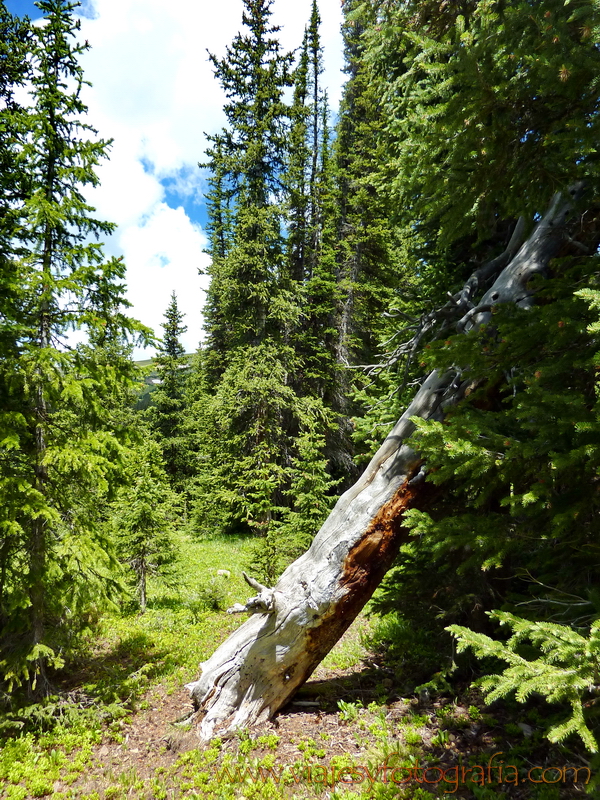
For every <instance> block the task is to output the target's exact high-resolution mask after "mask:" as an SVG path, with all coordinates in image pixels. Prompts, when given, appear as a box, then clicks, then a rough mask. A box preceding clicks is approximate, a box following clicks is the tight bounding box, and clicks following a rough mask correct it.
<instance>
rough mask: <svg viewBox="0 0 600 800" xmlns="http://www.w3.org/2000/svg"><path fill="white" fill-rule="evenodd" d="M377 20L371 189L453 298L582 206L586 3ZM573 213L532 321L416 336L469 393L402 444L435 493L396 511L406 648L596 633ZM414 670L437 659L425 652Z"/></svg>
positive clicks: (590, 260)
mask: <svg viewBox="0 0 600 800" xmlns="http://www.w3.org/2000/svg"><path fill="white" fill-rule="evenodd" d="M378 8H379V16H378V18H377V23H376V24H372V25H371V26H370V27H369V28H368V30H367V32H366V34H365V39H366V54H365V58H366V61H367V64H368V66H369V68H371V69H372V70H373V74H374V75H375V76H379V80H380V83H379V87H378V88H379V91H380V93H381V95H382V97H383V100H384V109H385V116H386V123H385V125H384V126H383V129H382V137H381V142H382V143H383V146H384V150H383V154H384V157H382V158H381V160H380V164H381V166H380V177H379V181H380V185H381V186H384V185H385V186H388V187H389V188H390V191H391V199H392V201H393V202H392V206H391V207H393V208H394V215H393V222H394V223H395V225H396V226H397V228H398V229H399V231H400V235H401V237H402V240H403V242H404V247H405V248H406V252H407V253H408V255H409V257H410V258H412V259H413V261H414V260H418V258H421V266H420V269H421V271H422V273H423V275H424V276H425V277H426V282H425V285H427V284H428V285H429V290H430V291H431V292H433V293H434V294H435V291H436V287H435V283H436V281H438V282H439V276H440V275H442V276H443V275H445V276H449V277H450V279H451V280H450V281H449V282H447V283H446V287H447V288H452V289H454V288H456V286H457V285H461V283H462V281H463V280H464V279H465V278H466V277H467V275H469V274H470V273H471V272H472V271H473V263H475V264H485V263H487V262H489V261H490V260H491V259H493V258H494V256H497V255H498V254H499V253H501V252H502V251H503V249H504V248H505V247H506V244H507V242H508V239H509V238H510V234H511V232H512V230H513V229H514V227H515V222H516V218H517V217H519V216H522V217H523V219H525V220H529V219H532V218H534V217H535V216H536V215H539V214H540V213H541V212H542V211H543V210H544V208H545V207H546V205H547V203H548V201H549V200H550V197H551V196H552V193H553V192H554V191H555V190H556V189H562V190H563V191H566V190H567V187H568V185H569V183H570V182H572V181H574V180H577V179H580V178H583V179H584V180H585V181H586V182H587V185H588V187H589V189H588V191H589V192H590V194H591V195H595V194H596V193H597V190H598V175H597V162H596V159H595V157H594V155H593V154H592V151H591V148H592V147H593V144H592V139H594V138H595V137H596V136H597V130H596V128H597V125H598V116H597V102H598V98H597V92H595V89H594V87H595V83H594V80H595V79H594V78H593V77H592V76H593V74H594V73H595V72H596V70H597V68H598V58H599V55H598V50H597V36H596V34H594V33H593V31H595V30H597V26H598V21H599V20H598V15H597V10H596V9H595V8H594V7H593V6H592V5H591V4H588V3H583V2H582V3H579V2H575V3H571V4H567V5H565V4H564V3H562V2H553V0H548V2H545V1H544V2H538V3H535V4H532V3H528V2H515V3H487V2H472V3H461V4H442V5H440V4H437V3H406V4H402V5H401V6H396V7H392V6H391V5H388V4H381V5H379V6H378ZM365 39H364V40H365ZM572 79H573V80H575V81H576V83H571V80H572ZM440 164H443V170H442V171H440ZM388 165H390V168H389V169H388ZM587 202H588V205H589V200H588V201H587ZM580 214H581V210H580V209H579V208H575V209H574V212H573V215H574V222H573V227H572V231H571V234H570V236H572V237H574V238H576V240H577V241H575V242H574V241H573V240H571V241H569V240H568V238H567V239H566V240H565V245H564V248H563V250H562V252H561V253H560V256H561V258H557V259H556V260H555V261H554V263H553V264H552V269H551V272H549V274H548V276H547V280H546V281H545V282H544V283H543V284H542V283H540V284H539V286H538V291H537V292H536V295H535V296H536V301H537V305H536V307H534V308H532V309H529V310H528V311H525V310H524V309H514V308H502V307H498V308H495V309H494V316H493V319H492V321H491V323H490V324H489V325H487V326H483V327H482V328H480V329H479V331H478V332H474V331H472V332H471V333H469V334H468V335H466V334H462V333H456V331H455V330H452V333H449V332H448V331H449V326H448V324H447V323H446V321H445V320H444V318H443V315H440V316H439V317H438V324H437V326H436V327H435V328H432V329H429V332H428V334H427V337H421V334H420V333H417V334H415V337H416V339H415V342H416V344H417V345H418V344H419V339H420V341H421V342H422V344H421V347H420V352H419V356H418V358H419V361H420V364H421V366H423V367H431V368H433V367H435V368H438V369H440V370H442V371H444V370H446V369H448V368H453V369H454V368H456V365H460V366H462V367H463V368H464V367H465V365H468V373H465V378H468V380H469V381H472V384H471V385H472V386H473V387H478V388H477V391H472V392H470V393H469V396H468V398H467V399H466V400H465V401H464V402H463V403H461V404H460V405H459V406H458V407H457V408H456V409H455V410H454V411H452V412H451V413H449V414H447V415H446V418H445V421H444V424H440V423H438V422H433V421H429V422H426V423H419V424H418V430H417V433H416V434H415V436H414V446H415V447H416V448H417V449H418V450H419V451H420V452H421V453H423V455H424V457H425V459H426V463H427V469H428V480H429V481H430V482H431V483H432V484H435V485H438V486H440V487H441V488H440V490H439V491H438V492H435V493H434V494H433V496H432V499H431V502H430V503H429V504H428V507H427V512H425V511H416V510H413V511H411V512H409V514H408V517H407V519H408V524H409V525H410V527H411V529H412V532H413V534H414V535H415V538H414V539H413V540H412V541H411V542H410V543H409V544H407V545H406V546H405V547H404V548H403V551H402V553H401V556H400V558H399V560H398V566H397V569H396V572H395V573H393V574H392V575H390V577H389V578H388V579H387V581H386V587H387V588H386V592H385V593H384V595H383V596H382V599H381V601H380V610H382V611H385V612H390V611H393V612H394V613H400V615H401V616H400V624H399V626H398V629H397V630H398V632H399V633H398V635H399V636H400V637H403V642H404V644H405V645H406V643H407V642H410V641H412V639H411V636H412V633H414V631H416V630H419V631H421V632H422V631H423V629H424V628H426V629H427V630H429V631H430V633H431V637H430V638H432V639H433V637H434V636H435V634H436V633H439V632H441V630H442V629H443V627H444V626H445V625H447V624H448V623H449V622H454V623H457V622H458V623H461V624H462V625H469V626H470V627H471V628H472V629H473V630H475V631H477V632H484V631H485V632H487V633H488V634H490V633H492V632H493V630H492V628H491V625H490V622H489V618H488V617H487V616H486V614H485V611H486V610H489V609H492V608H498V607H500V606H502V607H503V608H505V609H513V610H516V608H517V606H518V608H519V613H521V614H523V615H525V616H527V617H529V619H532V620H549V619H550V618H552V619H554V620H556V621H559V622H562V623H565V624H570V625H572V626H574V627H578V628H581V629H582V632H585V630H586V629H587V628H588V627H589V626H590V625H591V623H592V621H593V619H594V617H595V616H597V613H598V604H597V600H596V597H595V593H594V591H593V589H592V587H593V583H594V577H593V573H594V567H593V564H595V561H596V558H595V555H594V554H595V552H596V543H595V536H594V534H593V531H594V530H595V528H596V527H597V515H598V502H597V498H596V492H595V481H596V478H595V475H596V472H597V463H596V462H597V459H596V456H595V452H596V447H597V443H596V439H597V433H598V432H597V420H596V414H597V409H596V401H595V396H594V367H593V351H594V345H593V340H592V339H591V338H590V335H589V334H588V332H587V331H586V324H587V323H588V322H589V321H590V315H589V312H588V310H587V309H586V308H585V306H584V304H583V303H582V302H581V300H579V299H577V298H575V297H574V296H573V294H574V292H575V291H576V289H578V288H579V287H580V286H581V285H585V284H588V285H589V284H594V283H595V281H596V280H597V277H596V275H597V271H598V258H597V255H596V252H597V243H598V236H597V232H596V230H595V223H591V217H594V216H595V212H594V213H592V214H589V212H588V214H582V215H581V216H580ZM586 220H587V222H586ZM527 224H530V223H527ZM575 231H576V233H575ZM424 245H425V247H424ZM417 263H418V262H417ZM492 277H495V275H493V276H492ZM454 281H456V283H453V282H454ZM486 288H487V286H479V287H477V291H478V292H481V291H482V290H485V289H486ZM448 313H449V314H450V312H448ZM450 316H451V314H450ZM459 316H462V315H459ZM412 329H413V330H414V331H419V330H421V331H423V330H424V326H423V325H421V326H420V324H419V320H418V319H415V320H414V323H413V326H412ZM440 337H441V338H440ZM436 338H437V339H438V341H432V340H435V339H436ZM425 342H427V345H426V346H425V347H423V345H424V344H425ZM417 537H418V538H417ZM574 595H575V596H577V597H578V598H579V601H578V602H581V605H578V606H577V612H576V613H574V612H575V609H574V607H573V604H572V603H571V602H569V600H568V598H569V597H571V598H572V597H573V596H574ZM398 609H401V612H399V611H398ZM411 632H412V633H411ZM413 638H414V637H413ZM471 640H472V641H475V637H474V636H473V637H472V639H471ZM465 641H466V638H465ZM482 641H483V640H482ZM404 649H406V647H405V648H404ZM480 650H481V648H480ZM450 652H451V643H450V640H449V638H448V640H447V647H446V654H447V655H449V654H450ZM427 657H428V658H429V659H430V663H429V664H428V666H430V667H431V666H433V663H436V664H437V667H438V668H439V666H440V665H441V664H442V663H443V661H444V660H445V659H444V655H443V654H442V653H441V650H440V649H439V648H438V652H436V653H433V654H432V652H431V650H430V652H429V653H428V656H427ZM421 661H424V659H423V657H422V656H421ZM412 666H413V671H414V669H417V668H418V664H417V665H412ZM419 677H420V678H421V679H423V678H425V676H424V675H422V674H421V675H420V676H419Z"/></svg>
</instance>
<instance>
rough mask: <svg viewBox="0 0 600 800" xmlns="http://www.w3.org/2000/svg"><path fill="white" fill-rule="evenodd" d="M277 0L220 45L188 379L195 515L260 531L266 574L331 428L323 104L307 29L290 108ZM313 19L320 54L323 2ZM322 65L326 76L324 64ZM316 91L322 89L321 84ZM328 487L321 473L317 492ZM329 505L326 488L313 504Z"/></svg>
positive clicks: (261, 6)
mask: <svg viewBox="0 0 600 800" xmlns="http://www.w3.org/2000/svg"><path fill="white" fill-rule="evenodd" d="M270 6H271V3H270V2H266V1H265V0H246V2H245V4H244V8H245V10H244V16H243V21H244V24H245V26H246V28H247V31H248V32H247V34H238V36H236V38H235V39H234V42H233V44H232V46H231V47H230V48H228V50H227V56H226V58H225V59H217V58H216V57H214V56H213V64H214V66H215V74H216V75H217V77H218V79H219V80H220V81H221V83H222V85H223V87H224V89H225V91H226V94H227V96H228V103H227V105H226V107H225V112H226V115H227V117H228V122H229V126H228V128H227V129H226V130H225V131H223V132H222V133H221V134H219V135H218V136H217V137H213V140H212V145H211V149H210V151H209V157H210V158H211V164H210V165H211V167H212V175H213V177H212V181H213V182H212V190H211V191H212V193H211V215H214V219H212V220H211V230H212V231H213V235H212V238H211V250H210V254H211V256H212V265H211V268H210V272H211V285H210V290H209V293H208V304H207V309H206V320H207V332H208V338H207V343H206V347H205V349H204V350H203V353H202V359H201V361H202V370H203V373H204V378H203V379H197V378H196V377H195V378H194V383H195V385H196V387H202V388H201V389H198V393H197V399H196V402H195V404H194V406H193V412H192V413H193V416H194V418H195V420H196V425H197V432H196V436H197V441H198V446H199V453H198V459H199V462H198V463H199V474H198V477H197V480H196V485H197V501H196V508H195V512H194V516H195V519H196V521H197V523H196V524H197V525H198V526H199V527H201V528H202V529H206V528H207V527H208V528H209V529H210V528H213V526H214V525H215V524H217V525H218V526H219V527H221V529H225V530H227V529H229V530H231V529H232V528H233V529H235V528H236V527H237V528H238V529H242V530H244V529H245V530H248V529H249V530H252V531H254V532H255V533H256V534H257V535H258V538H259V540H260V541H259V544H258V546H257V553H256V558H255V563H256V564H259V565H260V574H261V575H262V576H263V578H265V579H268V580H272V579H273V578H274V576H275V574H276V573H277V571H278V570H279V568H280V566H281V565H282V563H285V562H282V559H281V553H284V552H285V551H286V544H285V542H286V539H288V538H290V537H292V538H293V536H295V535H296V533H294V534H292V529H293V530H294V531H296V532H298V531H299V530H300V528H299V526H297V525H296V526H290V525H288V526H287V527H286V526H282V524H281V523H282V519H283V517H284V516H285V515H286V514H287V513H288V512H289V511H290V510H293V508H294V504H295V502H296V499H297V498H292V497H291V496H290V493H289V488H290V484H291V482H292V481H294V480H296V478H295V477H294V476H295V475H296V474H297V473H298V471H301V472H302V474H305V473H306V474H307V471H308V472H310V470H314V469H316V463H317V462H319V461H320V460H322V459H323V454H322V449H323V447H324V440H323V434H324V432H325V431H326V430H328V428H329V426H330V415H329V414H328V412H327V409H326V408H324V407H323V402H322V397H318V398H317V401H316V402H314V403H308V404H304V402H303V400H304V397H305V396H306V395H307V394H308V395H310V394H311V393H312V392H314V383H310V384H309V385H308V381H307V382H306V384H305V381H304V380H303V378H304V377H305V376H306V375H307V372H306V368H305V364H306V363H307V362H306V360H305V357H306V351H305V349H304V348H303V345H302V333H301V331H302V327H303V324H304V323H303V320H304V319H305V318H307V317H308V316H309V314H310V311H309V310H308V309H306V303H305V300H306V297H307V294H306V291H305V289H306V285H307V281H308V278H309V275H308V273H307V272H306V263H307V262H306V261H305V255H304V251H305V249H306V247H307V246H308V244H309V240H310V235H309V232H308V228H307V225H308V216H307V214H308V213H309V208H310V195H309V191H310V185H311V181H312V182H313V183H315V182H316V180H317V177H316V175H315V174H312V175H311V160H312V154H311V152H310V150H309V141H310V135H311V131H312V130H313V128H312V127H311V128H310V130H309V128H308V126H307V120H308V119H309V118H311V117H310V115H311V114H313V113H314V114H316V115H319V114H320V107H319V108H315V109H312V108H310V107H309V106H308V105H307V103H308V91H309V85H310V86H312V85H313V84H312V83H311V81H312V80H313V79H312V78H311V67H310V64H309V60H310V59H309V38H310V37H309V34H308V33H307V36H306V38H305V44H304V47H303V49H302V51H301V55H300V61H299V64H298V66H297V69H296V70H295V72H294V81H295V83H294V99H293V103H292V108H291V109H290V108H287V107H286V106H285V104H284V102H283V91H284V89H285V88H286V87H287V86H289V85H290V83H291V81H292V74H291V70H290V67H291V56H282V55H281V53H280V47H279V43H278V41H277V39H276V38H275V34H276V33H277V29H276V28H275V27H273V26H271V24H270V21H269V17H270V13H271V12H270ZM313 16H314V19H313V40H314V41H313V47H314V48H315V52H316V53H317V60H318V58H319V54H320V50H319V45H318V37H317V33H316V26H317V25H318V15H317V14H316V6H315V7H314V9H313ZM315 37H317V38H315ZM316 70H317V72H316V74H315V76H314V80H315V81H318V70H319V67H318V64H317V67H316ZM314 91H316V92H317V94H318V86H317V88H316V89H314ZM314 91H313V94H314ZM288 139H289V141H288ZM290 141H291V143H292V147H293V149H292V150H290V149H289V143H290ZM223 221H226V224H224V223H223ZM219 231H222V232H223V235H220V234H219ZM286 234H287V235H286ZM331 302H332V301H331V298H330V304H331ZM310 355H311V357H312V354H310ZM315 394H316V392H315ZM317 406H318V408H317ZM311 420H312V421H311ZM306 437H308V438H311V437H312V438H311V441H312V442H313V444H314V446H312V447H311V446H309V445H308V444H307V442H306V441H305V440H306ZM301 442H302V444H301ZM309 454H310V456H309ZM309 462H310V464H309ZM307 485H308V484H307ZM328 486H329V483H328V480H327V478H324V479H323V481H322V490H323V492H325V491H326V490H327V488H328ZM326 505H327V501H326V500H325V498H322V500H321V503H320V505H319V508H320V509H322V508H323V507H325V506H326ZM215 509H218V510H219V512H218V514H217V515H215ZM215 516H220V522H219V521H217V520H216V519H215ZM284 530H285V533H284ZM299 535H300V534H299V533H298V536H299ZM288 544H289V546H288V547H287V550H288V551H289V552H290V553H291V552H292V550H293V544H292V542H291V541H290V542H288Z"/></svg>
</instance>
